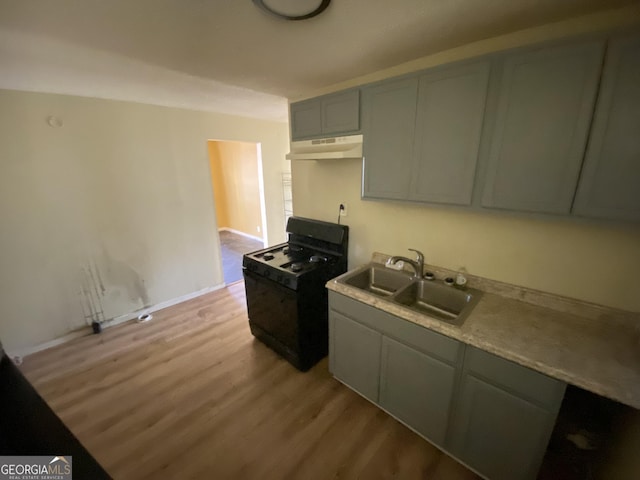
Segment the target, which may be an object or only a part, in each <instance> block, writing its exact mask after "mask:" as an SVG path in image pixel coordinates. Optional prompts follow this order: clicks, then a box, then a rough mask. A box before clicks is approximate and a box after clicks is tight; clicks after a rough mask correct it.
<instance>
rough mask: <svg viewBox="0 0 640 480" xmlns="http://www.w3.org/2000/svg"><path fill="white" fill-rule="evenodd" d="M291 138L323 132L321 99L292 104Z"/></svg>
mask: <svg viewBox="0 0 640 480" xmlns="http://www.w3.org/2000/svg"><path fill="white" fill-rule="evenodd" d="M290 108H291V115H290V117H291V138H292V139H293V140H297V139H299V138H304V137H310V136H314V135H320V134H321V133H322V108H321V101H320V99H317V98H314V99H312V100H306V101H304V102H298V103H292V104H291V107H290Z"/></svg>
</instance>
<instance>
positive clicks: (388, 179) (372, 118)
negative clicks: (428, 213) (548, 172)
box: [362, 77, 418, 199]
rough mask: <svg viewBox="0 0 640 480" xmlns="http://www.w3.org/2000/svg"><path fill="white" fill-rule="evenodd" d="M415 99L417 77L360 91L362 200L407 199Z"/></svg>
mask: <svg viewBox="0 0 640 480" xmlns="http://www.w3.org/2000/svg"><path fill="white" fill-rule="evenodd" d="M417 98H418V78H417V77H412V78H408V79H401V80H394V81H390V82H385V83H383V84H381V85H376V86H373V87H367V88H365V89H363V91H362V133H363V135H364V143H363V154H364V162H363V164H364V166H363V181H362V196H363V197H365V198H390V199H406V198H407V197H408V195H409V187H410V184H411V166H412V158H413V140H414V131H415V122H416V102H417Z"/></svg>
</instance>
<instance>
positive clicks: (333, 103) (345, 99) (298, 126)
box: [290, 89, 360, 140]
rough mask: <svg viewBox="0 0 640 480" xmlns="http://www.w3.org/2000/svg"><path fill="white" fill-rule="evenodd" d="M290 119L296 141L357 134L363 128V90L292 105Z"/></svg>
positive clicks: (335, 94)
mask: <svg viewBox="0 0 640 480" xmlns="http://www.w3.org/2000/svg"><path fill="white" fill-rule="evenodd" d="M290 118H291V138H292V139H293V140H299V139H302V138H309V137H318V136H322V135H325V136H326V135H336V134H341V133H353V132H356V131H358V130H359V129H360V91H359V90H357V89H355V90H347V91H345V92H339V93H334V94H331V95H326V96H324V97H318V98H313V99H310V100H305V101H302V102H297V103H292V104H291V106H290Z"/></svg>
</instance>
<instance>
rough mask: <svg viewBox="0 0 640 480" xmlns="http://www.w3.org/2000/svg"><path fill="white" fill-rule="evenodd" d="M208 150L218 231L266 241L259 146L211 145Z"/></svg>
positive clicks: (231, 143) (244, 144) (249, 144)
mask: <svg viewBox="0 0 640 480" xmlns="http://www.w3.org/2000/svg"><path fill="white" fill-rule="evenodd" d="M208 147H209V163H210V165H211V179H212V184H213V189H214V195H215V203H216V215H217V217H218V228H225V227H226V228H230V229H233V230H237V231H239V232H243V233H246V234H249V235H252V236H254V237H258V238H262V233H261V231H262V214H261V212H260V184H259V177H258V150H257V145H256V144H255V143H247V142H225V141H210V142H208Z"/></svg>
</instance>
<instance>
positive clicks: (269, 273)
mask: <svg viewBox="0 0 640 480" xmlns="http://www.w3.org/2000/svg"><path fill="white" fill-rule="evenodd" d="M264 276H265V277H266V278H269V277H270V276H271V272H270V271H269V270H265V271H264Z"/></svg>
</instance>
